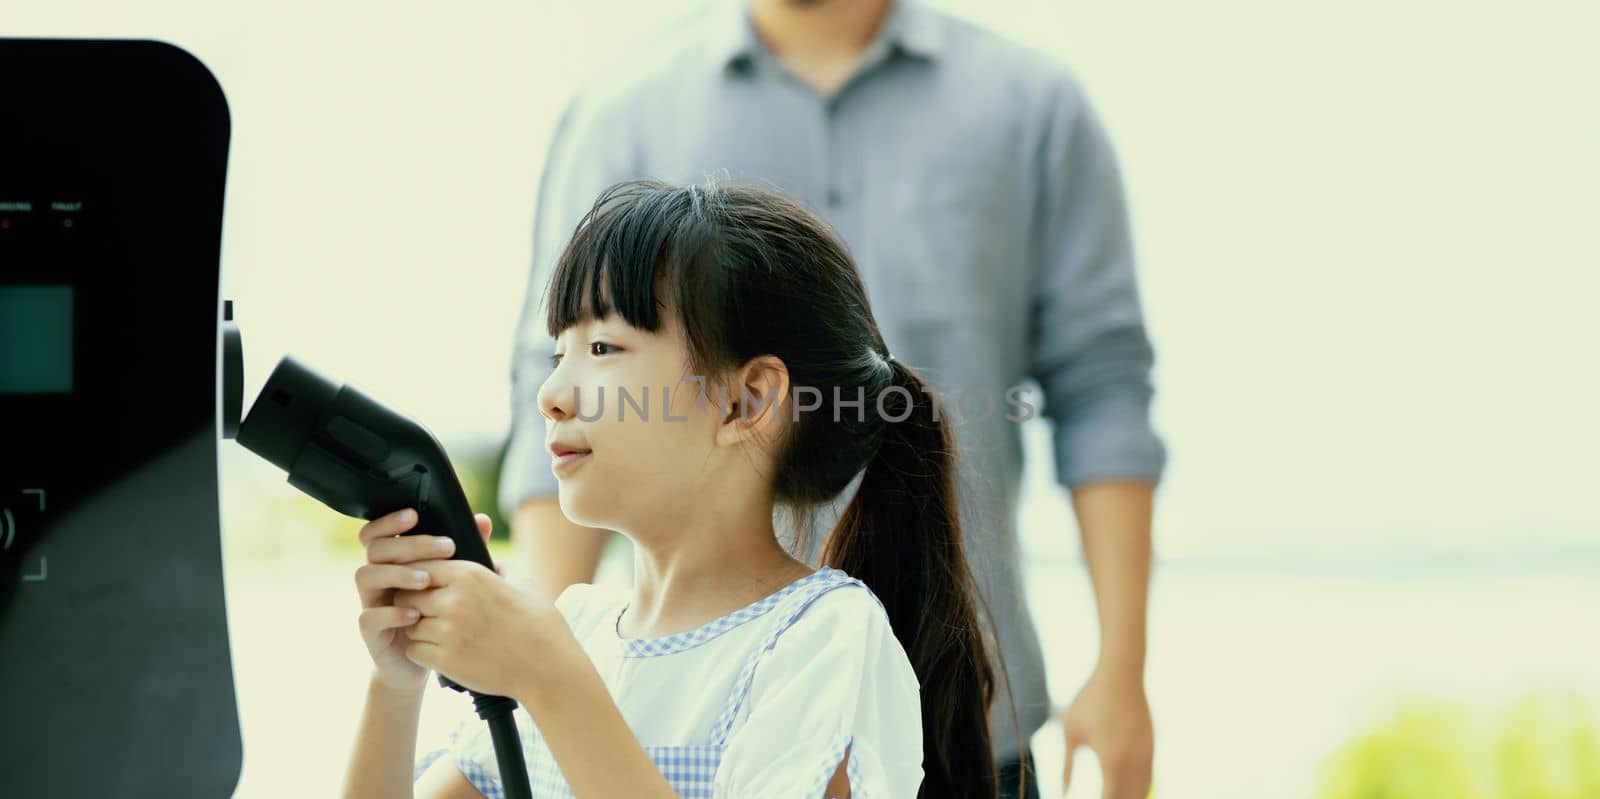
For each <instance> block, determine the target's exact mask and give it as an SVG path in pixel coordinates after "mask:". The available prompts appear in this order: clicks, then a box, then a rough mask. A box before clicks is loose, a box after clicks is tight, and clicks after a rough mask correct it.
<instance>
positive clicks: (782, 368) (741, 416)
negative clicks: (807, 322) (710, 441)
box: [713, 355, 789, 445]
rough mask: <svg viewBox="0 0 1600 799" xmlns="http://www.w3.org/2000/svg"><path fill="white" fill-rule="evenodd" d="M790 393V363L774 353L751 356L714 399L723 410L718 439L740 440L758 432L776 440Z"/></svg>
mask: <svg viewBox="0 0 1600 799" xmlns="http://www.w3.org/2000/svg"><path fill="white" fill-rule="evenodd" d="M788 393H789V367H788V366H787V365H785V364H784V362H783V359H781V358H778V357H777V356H773V355H763V356H760V357H758V358H754V359H751V361H750V362H749V363H746V364H745V365H744V366H742V367H740V368H739V369H738V370H736V371H735V372H734V373H733V376H732V378H731V379H730V380H729V381H728V387H727V388H726V389H722V390H720V391H719V392H718V395H719V396H718V397H716V398H714V399H713V401H716V402H720V403H721V404H720V405H719V406H718V407H719V409H720V410H721V411H722V424H721V425H720V426H718V428H717V443H719V444H729V445H732V444H738V443H742V442H744V441H746V440H748V439H750V438H751V437H753V436H758V435H759V436H760V437H761V438H763V439H766V440H775V438H776V434H777V432H778V430H779V429H780V427H781V426H782V424H783V423H784V418H783V417H784V414H786V413H789V403H788V402H787V399H788V397H787V395H788ZM724 395H725V396H724Z"/></svg>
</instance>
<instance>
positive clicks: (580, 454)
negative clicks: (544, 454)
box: [550, 449, 589, 471]
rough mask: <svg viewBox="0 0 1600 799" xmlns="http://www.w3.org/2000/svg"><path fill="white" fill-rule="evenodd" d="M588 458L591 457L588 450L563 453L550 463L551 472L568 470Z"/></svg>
mask: <svg viewBox="0 0 1600 799" xmlns="http://www.w3.org/2000/svg"><path fill="white" fill-rule="evenodd" d="M587 457H589V450H586V449H585V450H577V451H574V452H563V453H560V454H558V455H556V457H555V460H552V461H551V462H550V470H551V471H561V470H563V469H566V468H568V467H570V466H571V465H572V464H575V463H578V462H580V461H582V460H583V459H584V458H587Z"/></svg>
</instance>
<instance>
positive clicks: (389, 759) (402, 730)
mask: <svg viewBox="0 0 1600 799" xmlns="http://www.w3.org/2000/svg"><path fill="white" fill-rule="evenodd" d="M421 714H422V692H421V691H415V692H413V691H409V690H405V689H397V688H392V687H389V686H386V685H384V684H383V683H382V682H379V681H378V680H376V679H374V680H372V681H370V682H369V683H368V684H367V702H366V705H365V707H363V708H362V710H361V725H360V726H359V727H358V728H357V731H356V744H355V749H354V751H352V752H351V754H350V768H349V771H347V772H346V774H345V781H344V796H345V797H346V799H363V798H364V797H378V796H381V797H391V796H393V797H407V796H411V795H412V794H411V766H412V763H413V762H414V760H415V758H416V750H417V720H418V718H419V717H420V716H421ZM445 762H446V763H449V761H448V760H445ZM463 781H464V780H463ZM468 787H469V788H471V786H470V784H469V785H468ZM476 794H477V791H475V790H474V791H473V792H472V793H471V794H460V795H461V796H473V795H476Z"/></svg>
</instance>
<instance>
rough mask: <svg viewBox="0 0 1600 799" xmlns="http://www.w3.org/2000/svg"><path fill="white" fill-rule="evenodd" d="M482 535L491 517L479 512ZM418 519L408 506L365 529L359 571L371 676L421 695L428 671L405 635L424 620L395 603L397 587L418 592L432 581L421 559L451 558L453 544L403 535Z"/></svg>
mask: <svg viewBox="0 0 1600 799" xmlns="http://www.w3.org/2000/svg"><path fill="white" fill-rule="evenodd" d="M475 518H476V520H477V523H478V533H479V534H480V535H482V536H483V537H484V539H485V540H488V538H489V527H490V521H489V517H488V516H486V515H484V514H481V513H480V514H478V515H477V516H476V517H475ZM416 523H417V515H416V511H415V510H412V509H411V508H405V509H402V510H399V511H396V512H394V513H391V514H389V515H387V516H380V517H378V518H376V519H373V520H372V521H370V522H367V523H366V524H365V525H362V527H361V534H360V540H361V545H362V546H363V547H364V548H365V549H366V552H367V562H366V564H364V565H363V566H361V567H360V568H358V569H356V575H355V579H356V591H357V592H358V593H359V594H360V596H361V608H362V610H361V616H360V628H361V639H362V642H363V643H365V644H366V645H367V652H368V653H369V654H370V655H371V656H372V662H373V665H374V667H375V669H374V671H373V678H374V679H375V680H377V681H378V682H380V683H382V684H384V685H385V686H388V687H390V688H393V689H397V690H401V691H406V692H415V693H419V694H420V693H421V692H422V688H423V684H424V682H425V681H426V680H427V677H428V669H427V668H426V667H424V666H420V665H418V664H417V663H415V662H414V661H412V660H410V659H409V658H407V657H406V655H405V650H406V646H407V645H408V644H409V643H410V642H409V641H408V640H407V639H406V638H405V636H403V635H401V633H402V632H403V631H404V630H405V629H406V628H408V627H410V626H411V625H413V624H415V623H416V621H417V620H418V619H419V618H420V615H419V614H418V613H417V611H416V610H415V609H413V608H411V607H407V606H405V605H403V604H397V603H396V591H397V590H398V591H417V590H421V589H425V588H427V587H428V585H429V579H428V573H427V572H426V571H422V570H421V569H419V568H418V567H419V565H420V564H421V563H422V562H427V561H438V560H440V559H446V558H449V557H450V556H451V555H452V554H454V553H455V542H454V541H451V540H450V539H449V538H448V537H447V536H434V535H400V534H401V533H403V532H405V531H407V530H410V529H411V528H412V526H414V525H415V524H416Z"/></svg>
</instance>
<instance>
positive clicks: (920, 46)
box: [717, 0, 944, 68]
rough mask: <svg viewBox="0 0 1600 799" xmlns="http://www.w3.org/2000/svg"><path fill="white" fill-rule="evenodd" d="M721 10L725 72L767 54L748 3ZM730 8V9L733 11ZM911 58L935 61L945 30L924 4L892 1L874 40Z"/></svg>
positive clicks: (735, 1)
mask: <svg viewBox="0 0 1600 799" xmlns="http://www.w3.org/2000/svg"><path fill="white" fill-rule="evenodd" d="M723 6H724V7H723V8H721V9H718V11H719V13H720V19H721V22H722V25H721V31H720V41H719V43H718V45H717V47H718V50H717V52H718V53H719V54H720V62H719V63H721V64H722V66H723V67H724V68H727V67H732V66H735V65H739V64H741V63H743V62H748V61H749V60H750V59H751V58H754V57H757V56H759V55H761V54H762V53H765V52H766V51H767V50H766V44H765V43H763V42H762V41H761V37H760V36H759V35H757V34H756V29H755V26H754V25H752V24H751V22H750V5H749V2H748V0H726V2H724V3H723ZM730 6H731V7H730ZM874 38H875V39H877V40H883V41H886V42H887V43H889V44H892V45H895V46H897V47H898V48H899V49H901V50H903V51H905V52H907V53H910V54H912V55H916V56H921V57H923V58H926V59H929V60H933V59H935V58H937V57H938V56H939V54H940V52H942V50H943V46H944V28H943V27H942V26H941V25H940V20H939V17H938V16H937V14H935V13H934V12H933V11H932V10H931V9H929V8H928V7H927V6H925V5H924V4H923V0H890V2H889V11H888V13H887V14H885V15H884V18H883V23H882V24H881V25H880V26H879V27H878V32H877V34H876V36H875V37H874Z"/></svg>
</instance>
